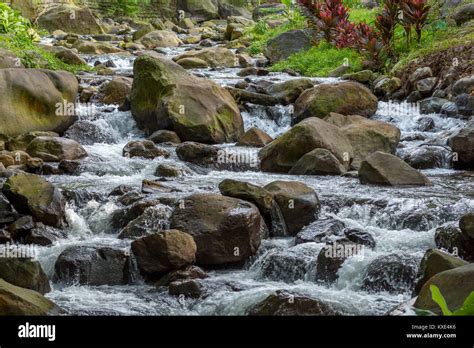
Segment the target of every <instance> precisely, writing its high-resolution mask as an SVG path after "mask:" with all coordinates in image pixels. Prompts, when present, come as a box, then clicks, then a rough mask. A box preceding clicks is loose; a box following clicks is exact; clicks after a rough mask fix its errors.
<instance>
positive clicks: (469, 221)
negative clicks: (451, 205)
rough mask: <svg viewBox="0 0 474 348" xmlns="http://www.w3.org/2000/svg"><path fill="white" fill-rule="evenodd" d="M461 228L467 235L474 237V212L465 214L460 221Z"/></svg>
mask: <svg viewBox="0 0 474 348" xmlns="http://www.w3.org/2000/svg"><path fill="white" fill-rule="evenodd" d="M459 228H460V229H461V231H462V232H463V234H464V235H465V236H467V237H469V238H472V239H474V213H469V214H466V215H464V216H463V217H462V218H461V221H459Z"/></svg>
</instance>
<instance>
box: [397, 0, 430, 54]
mask: <svg viewBox="0 0 474 348" xmlns="http://www.w3.org/2000/svg"><path fill="white" fill-rule="evenodd" d="M401 8H402V13H403V18H404V20H403V22H404V23H406V24H405V25H408V24H410V25H411V26H413V27H414V28H415V32H416V36H417V42H418V46H420V45H421V32H422V30H423V27H424V26H425V25H426V21H427V19H428V14H429V12H430V9H431V7H430V6H429V5H428V4H427V0H403V1H402V2H401ZM405 31H406V29H405Z"/></svg>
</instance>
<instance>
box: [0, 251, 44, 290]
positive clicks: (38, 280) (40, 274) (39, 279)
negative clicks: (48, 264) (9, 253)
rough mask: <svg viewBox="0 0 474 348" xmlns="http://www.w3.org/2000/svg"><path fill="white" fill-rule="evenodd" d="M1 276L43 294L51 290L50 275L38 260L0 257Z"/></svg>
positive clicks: (14, 283)
mask: <svg viewBox="0 0 474 348" xmlns="http://www.w3.org/2000/svg"><path fill="white" fill-rule="evenodd" d="M0 278H1V279H3V280H5V281H7V282H9V283H10V284H12V285H15V286H19V287H22V288H25V289H31V290H34V291H37V292H39V293H40V294H42V295H44V294H46V293H47V292H49V291H51V287H50V286H49V280H48V276H47V275H46V274H45V273H44V271H43V269H42V268H41V265H40V264H39V262H38V261H32V260H30V259H20V258H0Z"/></svg>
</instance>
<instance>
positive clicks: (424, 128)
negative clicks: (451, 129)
mask: <svg viewBox="0 0 474 348" xmlns="http://www.w3.org/2000/svg"><path fill="white" fill-rule="evenodd" d="M416 123H417V127H416V128H417V130H418V131H420V132H429V131H431V130H433V129H434V128H435V122H434V120H433V119H432V118H431V117H421V118H419V119H418V120H417V121H416Z"/></svg>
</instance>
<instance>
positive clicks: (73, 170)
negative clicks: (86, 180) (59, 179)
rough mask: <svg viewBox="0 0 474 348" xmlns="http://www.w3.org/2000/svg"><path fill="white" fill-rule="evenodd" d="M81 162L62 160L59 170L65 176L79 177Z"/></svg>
mask: <svg viewBox="0 0 474 348" xmlns="http://www.w3.org/2000/svg"><path fill="white" fill-rule="evenodd" d="M80 166H81V162H79V161H68V160H62V161H61V162H59V165H58V170H59V172H60V173H61V174H63V175H79V172H80V171H79V167H80Z"/></svg>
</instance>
